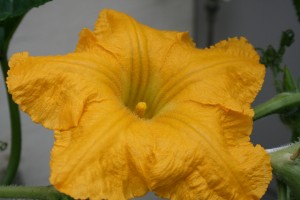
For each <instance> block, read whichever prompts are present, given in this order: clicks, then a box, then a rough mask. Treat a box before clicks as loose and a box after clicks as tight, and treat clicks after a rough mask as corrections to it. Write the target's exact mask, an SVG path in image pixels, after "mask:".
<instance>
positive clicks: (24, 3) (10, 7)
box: [0, 0, 51, 24]
mask: <svg viewBox="0 0 300 200" xmlns="http://www.w3.org/2000/svg"><path fill="white" fill-rule="evenodd" d="M49 1H51V0H0V24H2V23H5V22H6V21H7V20H8V19H10V18H14V17H18V16H21V15H24V14H26V13H27V12H28V11H29V10H30V9H31V8H33V7H38V6H40V5H43V4H44V3H47V2H49Z"/></svg>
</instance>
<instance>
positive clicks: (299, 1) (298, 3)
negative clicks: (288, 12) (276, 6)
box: [293, 0, 300, 22]
mask: <svg viewBox="0 0 300 200" xmlns="http://www.w3.org/2000/svg"><path fill="white" fill-rule="evenodd" d="M293 2H294V6H295V9H296V13H297V16H298V21H299V22H300V0H293Z"/></svg>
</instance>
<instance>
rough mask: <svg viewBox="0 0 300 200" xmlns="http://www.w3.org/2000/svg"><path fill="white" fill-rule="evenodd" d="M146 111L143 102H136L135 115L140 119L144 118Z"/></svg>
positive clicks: (145, 105)
mask: <svg viewBox="0 0 300 200" xmlns="http://www.w3.org/2000/svg"><path fill="white" fill-rule="evenodd" d="M146 110H147V104H146V103H145V102H138V103H137V104H136V106H135V113H136V114H137V116H139V117H140V118H144V116H145V112H146Z"/></svg>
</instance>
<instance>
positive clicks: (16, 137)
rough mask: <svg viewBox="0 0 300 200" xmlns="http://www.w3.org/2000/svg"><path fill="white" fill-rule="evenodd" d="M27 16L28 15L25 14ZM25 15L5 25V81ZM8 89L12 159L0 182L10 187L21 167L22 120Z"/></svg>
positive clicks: (1, 54)
mask: <svg viewBox="0 0 300 200" xmlns="http://www.w3.org/2000/svg"><path fill="white" fill-rule="evenodd" d="M25 14H26V13H25ZM25 14H23V15H20V16H18V17H15V18H13V19H11V21H10V22H9V23H8V25H7V24H6V25H4V27H2V28H4V31H5V37H4V40H3V44H2V45H3V46H1V48H0V62H1V69H2V73H3V76H4V80H6V78H7V72H8V70H9V66H8V60H7V51H8V47H9V44H10V40H11V38H12V36H13V34H14V33H15V31H16V29H17V27H18V26H19V24H20V23H21V21H22V19H23V17H24V16H25ZM5 88H6V93H7V99H8V107H9V114H10V126H11V148H10V157H9V161H8V165H7V169H6V172H5V174H4V176H3V177H2V179H1V180H0V185H9V184H11V183H12V182H13V180H14V178H15V176H16V174H17V171H18V167H19V162H20V157H21V120H20V113H19V109H18V105H17V104H15V103H14V102H13V100H12V96H11V95H10V94H9V93H8V89H7V87H5Z"/></svg>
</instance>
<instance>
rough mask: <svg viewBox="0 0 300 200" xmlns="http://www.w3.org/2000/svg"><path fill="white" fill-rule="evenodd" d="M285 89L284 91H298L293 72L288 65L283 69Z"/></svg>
mask: <svg viewBox="0 0 300 200" xmlns="http://www.w3.org/2000/svg"><path fill="white" fill-rule="evenodd" d="M283 91H284V92H297V86H296V84H295V82H294V79H293V77H292V74H291V72H290V70H289V69H288V68H287V67H284V69H283Z"/></svg>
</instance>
